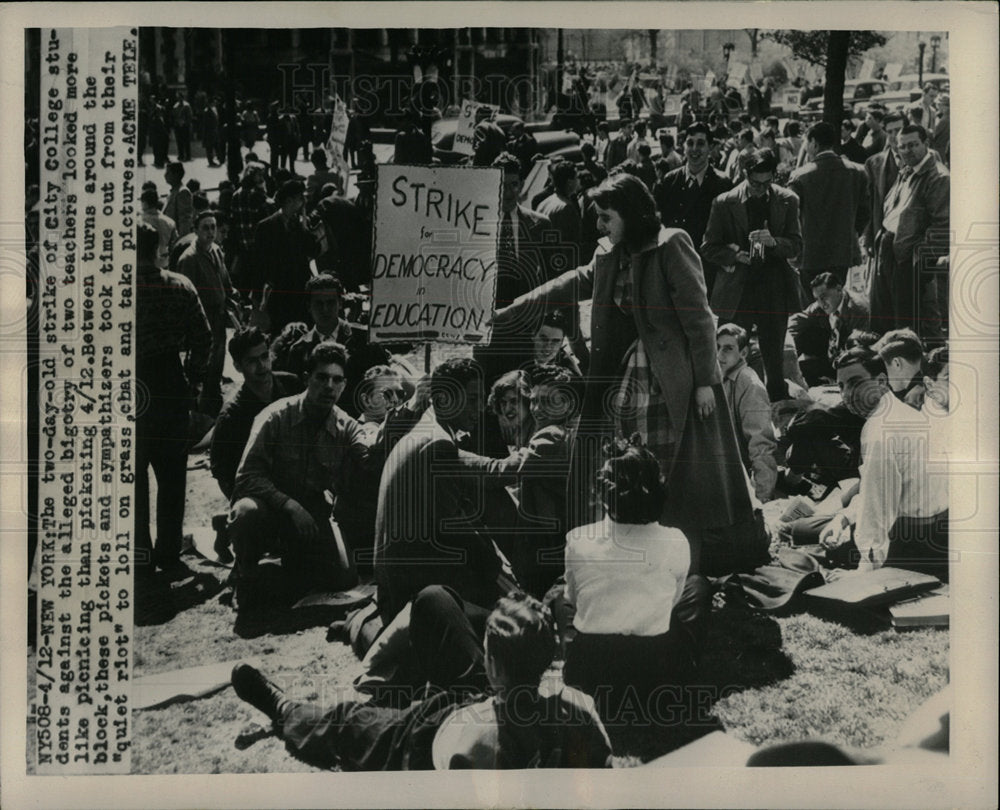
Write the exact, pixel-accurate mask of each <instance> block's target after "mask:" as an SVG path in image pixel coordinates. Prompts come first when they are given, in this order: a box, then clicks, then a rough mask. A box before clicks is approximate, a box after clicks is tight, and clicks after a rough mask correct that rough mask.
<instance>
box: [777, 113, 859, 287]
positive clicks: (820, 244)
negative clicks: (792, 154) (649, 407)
mask: <svg viewBox="0 0 1000 810" xmlns="http://www.w3.org/2000/svg"><path fill="white" fill-rule="evenodd" d="M836 145H837V130H836V128H835V127H834V126H833V124H830V123H828V122H826V121H821V122H820V123H818V124H813V125H812V126H811V127H810V128H809V131H808V132H807V133H806V153H807V155H808V156H809V161H810V162H809V163H807V164H806V165H805V166H803V167H802V168H800V169H796V170H795V172H794V173H793V174H792V177H791V179H790V180H789V183H788V188H789V189H791V190H792V191H794V192H795V193H796V194H797V195H798V198H799V217H800V219H801V224H802V259H801V262H800V263H799V274H800V276H801V278H802V286H803V289H804V290H809V289H810V288H811V286H812V280H813V278H815V277H816V276H818V275H819V274H820V273H833V274H834V275H835V276H836V277H837V278H838V279H839V280H840V282H841V284H843V283H844V282H845V281H846V280H847V270H848V268H850V267H853V266H854V265H856V264H860V262H861V248H860V246H859V245H858V233H860V232H861V231H862V230H863V229H864V226H865V223H866V222H867V220H868V194H867V187H868V180H867V179H866V177H865V170H864V168H863V167H862V166H859V165H858V164H857V163H851V161H849V160H848V159H847V158H845V157H841V156H840V155H838V154H836V153H835V152H834V151H833V150H834V147H835V146H836Z"/></svg>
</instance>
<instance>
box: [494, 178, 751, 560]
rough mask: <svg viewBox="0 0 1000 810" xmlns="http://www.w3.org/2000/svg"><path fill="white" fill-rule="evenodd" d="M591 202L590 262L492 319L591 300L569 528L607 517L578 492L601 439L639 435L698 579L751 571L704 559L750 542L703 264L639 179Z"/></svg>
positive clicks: (586, 483)
mask: <svg viewBox="0 0 1000 810" xmlns="http://www.w3.org/2000/svg"><path fill="white" fill-rule="evenodd" d="M591 198H592V199H593V200H594V203H595V204H596V206H597V213H598V228H599V229H600V231H601V232H602V233H603V234H604V236H605V238H603V239H602V240H601V241H600V243H599V244H598V248H597V251H596V253H595V254H594V258H593V260H592V261H591V262H590V264H588V265H586V266H584V267H579V268H577V269H575V270H570V271H568V272H566V273H563V274H562V275H561V276H559V277H558V278H556V279H553V280H552V281H550V282H548V283H546V284H543V285H542V286H540V287H538V288H536V289H534V290H532V291H531V292H530V293H527V294H526V295H523V296H521V297H520V298H518V299H517V300H515V301H514V302H513V303H512V304H511V305H510V306H508V307H506V308H504V309H502V310H499V311H498V312H497V313H496V317H495V321H499V322H504V321H507V320H509V319H514V318H516V317H517V316H518V311H519V310H520V309H522V308H523V307H530V306H532V305H534V306H535V307H537V305H538V304H539V303H542V302H544V303H552V304H565V303H567V302H571V301H580V300H586V299H588V298H590V299H592V300H593V315H592V322H591V362H590V368H589V372H588V375H587V379H586V389H585V394H584V411H583V417H582V420H581V426H580V430H579V432H578V435H577V439H576V447H575V448H574V465H573V475H572V477H571V480H570V487H571V489H570V499H569V503H570V504H571V505H572V504H574V503H577V504H578V505H579V506H580V507H582V508H581V509H577V510H573V514H571V515H570V519H571V525H572V526H576V525H582V524H583V523H585V522H590V521H592V520H594V519H595V518H598V517H599V516H600V515H599V513H598V511H597V510H598V508H599V504H598V503H597V501H596V499H595V498H583V497H582V494H583V493H587V492H589V491H590V482H592V481H593V480H594V474H595V472H596V470H597V469H599V467H600V462H601V450H602V445H603V443H604V441H605V440H606V439H607V438H608V437H609V435H612V434H617V435H618V436H619V437H628V436H631V435H632V434H633V433H638V434H639V436H640V437H641V440H642V443H643V444H644V445H645V446H646V447H648V448H649V449H650V450H652V451H653V453H655V454H656V457H657V459H658V460H659V463H660V467H661V470H662V472H663V474H664V477H665V478H666V481H667V489H668V495H667V498H666V500H665V503H664V511H663V517H662V518H661V522H662V523H664V524H666V525H673V526H677V527H679V528H681V529H683V530H684V532H685V534H687V536H688V539H689V540H690V541H691V543H692V570H699V568H700V569H701V571H702V572H703V573H710V574H714V573H715V572H719V573H725V571H724V570H722V569H727V568H728V569H729V570H730V571H731V570H735V569H736V568H739V567H747V566H746V565H744V564H737V563H736V562H735V561H734V560H733V559H730V558H732V557H733V554H732V553H730V552H725V553H723V555H722V556H723V557H725V558H726V559H719V555H718V554H715V553H713V552H712V551H711V550H709V551H708V553H707V554H706V555H705V556H706V559H705V560H704V561H701V560H700V559H699V552H700V550H701V547H702V545H703V542H704V543H710V544H712V545H713V546H715V547H718V545H719V544H718V543H717V542H716V540H717V539H718V538H720V537H728V538H730V539H731V538H732V537H734V536H736V535H743V534H746V535H748V536H749V535H752V534H754V531H753V529H752V524H753V523H754V513H753V507H752V505H751V500H750V492H749V487H748V482H747V479H746V473H745V471H744V468H743V466H742V464H741V462H740V455H739V449H738V445H737V442H736V435H735V433H734V431H733V427H732V423H731V421H730V418H729V413H728V406H727V404H726V398H725V394H724V392H723V389H722V384H721V383H722V374H721V371H720V369H719V363H718V359H717V357H716V344H715V324H714V321H713V317H712V312H711V310H710V309H709V307H708V301H707V299H706V293H705V280H704V276H703V273H702V267H701V260H700V259H699V257H698V253H697V251H696V250H695V247H694V244H693V243H692V242H691V238H690V237H689V236H688V235H687V233H685V232H684V231H682V230H679V229H675V228H662V227H660V224H659V219H658V218H657V215H656V205H655V203H654V201H653V198H652V195H650V193H649V191H648V190H647V189H646V187H645V186H644V185H643V184H642V182H641V181H639V180H637V179H636V178H634V177H631V176H630V175H627V174H622V175H617V176H613V177H611V178H609V179H608V180H606V181H605V182H604V183H603V184H602V185H601V186H599V187H598V188H597V189H595V191H593V192H591ZM726 545H732V543H731V542H729V543H727V544H726ZM737 556H741V555H739V554H737ZM758 564H759V563H758ZM751 567H752V566H751Z"/></svg>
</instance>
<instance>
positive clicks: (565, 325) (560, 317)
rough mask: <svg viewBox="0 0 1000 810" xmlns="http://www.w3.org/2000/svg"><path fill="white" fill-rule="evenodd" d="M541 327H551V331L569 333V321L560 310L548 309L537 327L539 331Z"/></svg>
mask: <svg viewBox="0 0 1000 810" xmlns="http://www.w3.org/2000/svg"><path fill="white" fill-rule="evenodd" d="M542 326H551V327H552V328H553V329H561V330H562V333H563V334H564V335H565V334H568V333H569V321H568V320H567V319H566V313H565V311H564V310H561V309H550V310H549V311H548V312H546V313H545V315H543V316H542V322H541V324H540V325H539V329H540V328H541V327H542Z"/></svg>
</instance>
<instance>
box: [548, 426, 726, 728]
mask: <svg viewBox="0 0 1000 810" xmlns="http://www.w3.org/2000/svg"><path fill="white" fill-rule="evenodd" d="M637 438H638V437H635V438H633V443H631V444H629V445H627V446H621V445H619V446H616V447H615V448H614V449H613V451H612V452H613V453H614V455H613V457H612V458H610V459H608V461H607V462H606V463H605V465H604V466H603V468H602V469H601V471H600V472H599V473H598V485H599V486H600V488H601V491H602V500H603V502H604V507H605V510H606V515H605V517H604V519H603V520H601V521H600V522H598V523H592V524H590V525H588V526H580V527H579V528H576V529H574V530H573V531H571V532H570V533H569V534H568V536H567V538H566V600H567V601H568V602H569V603H570V604H572V605H574V606H575V608H576V615H575V617H574V619H573V626H574V628H575V629H576V631H577V634H576V637H575V638H574V639H573V641H572V642H571V643H570V645H569V649H568V652H567V654H566V665H565V667H564V669H563V679H564V681H565V682H566V684H568V685H570V686H575V687H576V688H578V689H580V690H581V691H583V692H585V693H587V694H589V695H592V696H593V697H594V700H595V701H596V703H597V706H598V710H599V711H600V713H601V716H602V718H605V719H611V720H613V719H614V718H615V717H619V716H623V713H627V712H629V711H639V712H640V713H641V712H642V711H643V710H644V709H649V708H651V707H652V706H655V705H656V703H655V700H654V699H655V697H656V695H657V693H658V691H659V690H661V689H663V688H671V689H674V690H676V687H677V686H678V685H683V684H684V683H685V681H686V680H687V679H689V678H691V677H692V676H693V674H694V671H695V669H696V667H697V662H698V661H699V659H700V653H701V648H702V645H703V642H704V635H705V620H706V617H707V615H708V610H709V598H710V589H709V585H708V580H707V579H705V577H703V576H698V575H690V576H689V568H690V563H691V554H690V548H689V543H688V540H687V538H686V537H685V536H684V533H683V532H681V531H680V530H679V529H676V528H672V527H668V526H663V525H661V524H660V523H659V522H658V521H659V519H660V517H661V515H662V513H663V502H664V500H665V498H666V488H665V485H664V483H663V478H662V476H661V474H660V468H659V465H658V464H657V460H656V457H655V456H654V455H653V454H652V453H651V452H650V451H649V450H647V449H646V448H644V447H642V446H641V445H640V444H638V443H637ZM687 682H690V681H687ZM636 701H637V702H636ZM660 702H662V701H660Z"/></svg>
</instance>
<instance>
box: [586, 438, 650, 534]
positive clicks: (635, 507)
mask: <svg viewBox="0 0 1000 810" xmlns="http://www.w3.org/2000/svg"><path fill="white" fill-rule="evenodd" d="M638 438H639V437H638V434H636V435H635V436H633V438H632V440H631V442H630V444H629V445H628V446H627V447H621V446H620V445H619V446H616V447H615V448H614V449H613V450H612V453H611V458H609V459H608V460H607V461H606V462H605V463H604V466H603V467H601V470H600V472H598V474H597V482H598V487H599V490H600V491H601V493H602V499H603V501H604V506H605V508H606V509H607V510H608V515H610V517H611V519H612V520H613V521H615V522H616V523H638V524H643V523H654V522H655V521H657V520H659V519H660V516H661V515H662V514H663V503H664V501H665V500H666V495H667V492H666V490H667V488H666V485H665V484H664V481H663V475H662V474H661V473H660V465H659V462H658V461H657V460H656V456H655V455H653V453H651V452H650V451H649V450H648V449H647V448H646V447H643V446H642V445H641V444H640V443H639V441H638Z"/></svg>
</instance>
